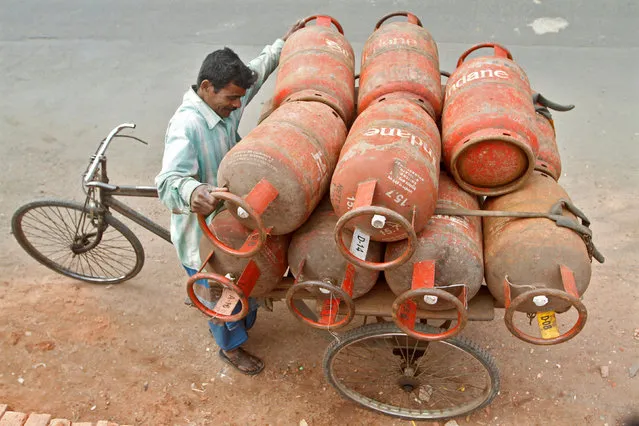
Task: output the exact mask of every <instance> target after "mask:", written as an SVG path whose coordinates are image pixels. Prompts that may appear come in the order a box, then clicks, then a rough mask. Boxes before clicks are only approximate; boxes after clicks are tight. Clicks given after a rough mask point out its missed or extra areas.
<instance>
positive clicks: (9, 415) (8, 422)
mask: <svg viewBox="0 0 639 426" xmlns="http://www.w3.org/2000/svg"><path fill="white" fill-rule="evenodd" d="M26 419H27V415H26V414H24V413H18V412H17V411H6V412H5V413H4V415H3V416H2V419H0V426H22V425H23V424H24V421H25V420H26Z"/></svg>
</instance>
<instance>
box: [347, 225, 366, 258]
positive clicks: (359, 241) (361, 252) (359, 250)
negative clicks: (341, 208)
mask: <svg viewBox="0 0 639 426" xmlns="http://www.w3.org/2000/svg"><path fill="white" fill-rule="evenodd" d="M370 240H371V236H370V235H368V234H365V233H364V232H362V231H361V230H360V229H359V228H355V232H353V240H352V241H351V249H350V250H351V253H353V255H354V256H355V257H356V258H358V259H360V260H366V253H368V243H369V242H370Z"/></svg>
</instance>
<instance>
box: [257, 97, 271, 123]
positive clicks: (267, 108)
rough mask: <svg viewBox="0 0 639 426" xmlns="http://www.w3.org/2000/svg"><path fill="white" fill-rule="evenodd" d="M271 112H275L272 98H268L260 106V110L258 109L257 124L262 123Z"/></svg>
mask: <svg viewBox="0 0 639 426" xmlns="http://www.w3.org/2000/svg"><path fill="white" fill-rule="evenodd" d="M273 111H275V107H274V106H273V98H269V99H268V100H267V101H266V102H264V105H262V108H261V109H260V115H259V116H258V117H257V124H258V125H259V124H260V123H261V122H262V121H264V120H266V118H267V117H268V116H269V115H271V113H272V112H273Z"/></svg>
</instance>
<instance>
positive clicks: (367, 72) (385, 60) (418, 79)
mask: <svg viewBox="0 0 639 426" xmlns="http://www.w3.org/2000/svg"><path fill="white" fill-rule="evenodd" d="M394 16H406V18H407V21H405V22H390V23H386V24H384V25H382V24H383V23H384V22H385V21H386V20H387V19H389V18H391V17H394ZM394 92H408V93H413V94H414V95H415V96H416V97H418V98H420V99H422V100H423V101H424V107H425V109H426V110H427V111H428V113H429V114H430V115H431V117H433V119H434V120H437V119H438V118H439V116H440V114H441V110H442V93H441V86H440V77H439V54H438V51H437V45H436V44H435V41H434V40H433V37H432V36H431V35H430V33H429V32H428V31H427V30H426V29H424V28H423V27H422V23H421V21H420V20H419V18H418V17H417V16H415V15H413V14H412V13H408V12H395V13H391V14H389V15H386V16H384V17H383V18H382V19H380V21H379V22H378V23H377V25H376V26H375V31H374V32H373V34H371V36H370V37H369V38H368V40H367V41H366V44H365V45H364V49H363V51H362V67H361V76H360V90H359V98H358V102H357V109H358V114H361V113H362V111H364V110H365V109H366V108H368V107H369V106H370V105H371V104H372V103H373V102H374V101H375V99H378V98H379V97H381V96H384V95H387V94H389V93H394Z"/></svg>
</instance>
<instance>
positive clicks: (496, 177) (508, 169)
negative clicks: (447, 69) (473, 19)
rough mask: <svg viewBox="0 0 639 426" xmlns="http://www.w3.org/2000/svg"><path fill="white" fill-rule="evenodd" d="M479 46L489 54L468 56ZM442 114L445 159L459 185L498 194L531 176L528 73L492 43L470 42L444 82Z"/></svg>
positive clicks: (533, 138) (533, 141)
mask: <svg viewBox="0 0 639 426" xmlns="http://www.w3.org/2000/svg"><path fill="white" fill-rule="evenodd" d="M483 47H490V48H493V49H494V55H493V56H489V57H486V56H483V57H475V58H472V59H468V60H467V59H466V58H467V56H468V55H469V54H470V53H472V52H474V51H476V50H478V49H480V48H483ZM445 98H446V101H445V102H444V111H443V113H442V143H443V155H444V162H445V164H446V166H447V168H448V170H449V171H450V172H451V174H452V175H453V177H454V178H455V181H457V183H458V184H459V185H460V186H461V187H462V189H464V190H466V191H468V192H471V193H474V194H478V195H489V196H494V195H500V194H505V193H508V192H511V191H513V190H515V189H517V188H518V187H520V186H522V185H523V184H524V183H525V181H526V180H527V179H528V178H529V177H530V175H531V173H532V171H533V169H534V167H535V161H536V156H537V151H538V141H537V135H536V132H537V130H536V126H537V125H536V122H535V109H534V105H533V101H532V93H531V90H530V84H529V82H528V77H527V76H526V74H525V72H524V71H523V69H522V68H521V67H519V65H517V64H516V63H515V62H514V61H513V60H512V55H511V54H510V52H509V51H508V50H507V49H506V48H504V47H502V46H500V45H498V44H496V43H482V44H478V45H476V46H473V47H472V48H470V49H469V50H467V51H466V52H464V54H463V55H462V56H461V57H460V58H459V61H458V62H457V69H455V71H454V72H453V73H452V74H451V76H450V78H449V79H448V82H447V83H446V97H445Z"/></svg>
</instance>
